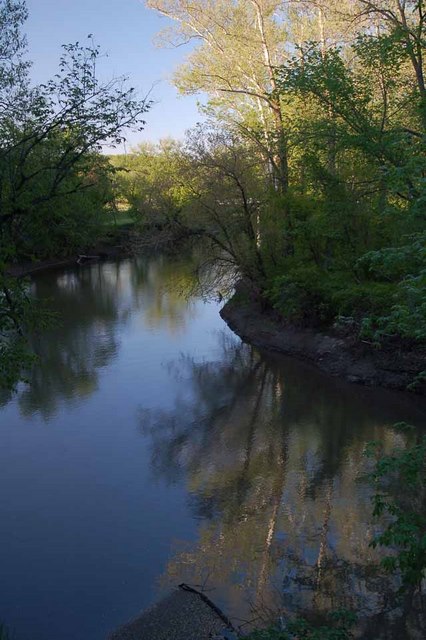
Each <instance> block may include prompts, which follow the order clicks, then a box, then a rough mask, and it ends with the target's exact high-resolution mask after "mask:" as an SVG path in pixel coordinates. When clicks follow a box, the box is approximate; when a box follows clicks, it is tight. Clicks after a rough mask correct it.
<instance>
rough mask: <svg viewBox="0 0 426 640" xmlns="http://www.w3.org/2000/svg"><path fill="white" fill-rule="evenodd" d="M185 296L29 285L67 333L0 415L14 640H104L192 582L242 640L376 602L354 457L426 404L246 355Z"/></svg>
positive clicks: (90, 273) (2, 537) (153, 272)
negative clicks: (269, 621) (241, 631)
mask: <svg viewBox="0 0 426 640" xmlns="http://www.w3.org/2000/svg"><path fill="white" fill-rule="evenodd" d="M191 285H192V275H191V260H190V259H181V260H177V259H171V258H166V257H158V258H149V259H148V258H146V259H145V258H135V259H130V260H122V261H118V262H113V263H103V264H96V265H91V266H87V267H80V268H75V269H70V270H65V271H55V272H49V273H45V274H42V275H39V276H37V278H35V280H34V284H33V288H34V294H35V295H36V296H38V297H41V298H48V299H49V300H50V302H49V305H50V306H51V308H52V309H54V310H57V311H58V312H60V322H59V323H58V324H57V326H55V327H54V328H53V329H51V330H49V331H45V332H44V333H43V334H42V335H40V336H37V337H35V338H34V342H35V346H36V349H37V350H38V352H39V354H40V356H41V362H40V363H39V364H38V365H37V366H36V368H35V370H34V372H33V375H32V380H31V384H30V385H28V386H22V387H21V388H20V389H19V392H18V393H17V394H16V395H15V396H14V397H12V398H2V399H1V402H2V404H1V408H0V620H1V621H2V622H3V623H5V624H6V625H7V626H8V627H9V628H10V629H11V630H12V631H13V632H14V634H15V635H14V638H16V640H101V639H102V640H103V639H104V638H106V636H107V634H108V633H109V632H111V631H112V630H114V628H116V627H117V626H118V625H120V624H121V623H123V622H125V621H126V620H128V619H129V618H131V617H133V616H134V615H135V614H136V613H137V612H138V611H139V610H141V609H143V608H145V607H146V606H148V605H150V604H151V603H152V602H154V601H155V600H156V599H157V598H158V597H160V596H161V594H162V593H164V592H165V591H166V590H167V589H168V588H170V586H173V585H176V584H178V583H180V582H183V581H185V582H187V583H190V584H192V585H202V586H203V588H205V589H206V590H207V593H208V595H209V596H210V597H211V598H212V599H213V600H215V601H216V602H217V603H218V604H219V605H221V606H222V607H223V608H224V609H225V610H226V612H227V613H229V614H230V615H231V616H233V618H234V620H235V621H237V623H238V624H242V621H245V620H250V619H254V618H258V619H259V621H260V620H262V619H265V618H267V617H268V615H271V616H274V615H276V612H277V611H284V612H287V611H294V610H298V611H301V610H305V611H309V610H312V609H314V610H316V611H321V612H322V611H327V610H330V609H333V608H334V609H335V608H337V607H339V606H342V605H344V606H347V607H348V608H357V610H358V611H362V612H363V615H364V614H365V616H366V617H370V618H371V616H375V615H376V614H377V612H378V611H379V610H380V608H381V607H382V605H383V604H384V603H383V600H384V593H385V589H384V586H383V582H382V580H381V579H380V578H379V577H377V575H376V573H375V564H376V563H377V560H378V556H377V554H376V552H373V551H372V549H371V548H370V547H369V541H370V539H371V535H372V534H373V533H374V531H375V528H376V527H377V524H376V523H375V522H374V521H373V519H372V517H371V504H370V489H369V486H368V484H367V483H366V482H365V481H363V480H362V477H361V476H362V474H363V472H364V471H365V469H366V464H367V463H366V459H365V457H364V455H363V452H364V448H365V445H366V443H367V442H368V441H371V440H381V441H382V442H383V443H384V445H385V447H391V446H392V445H393V444H395V443H398V442H400V441H401V438H402V436H401V435H399V434H398V433H396V432H395V431H394V430H393V429H392V424H393V423H395V422H397V421H401V420H405V421H407V422H410V423H412V424H414V425H416V426H417V427H419V428H422V427H423V426H424V425H425V422H426V412H425V404H424V402H423V401H422V400H420V399H416V398H411V397H408V396H407V395H405V394H395V393H391V392H386V391H379V390H375V391H373V390H369V389H364V388H362V387H358V386H352V385H347V384H344V383H342V382H340V381H339V380H336V379H331V378H329V377H327V376H325V375H323V374H321V373H318V372H317V371H315V370H314V369H312V368H311V367H309V366H307V365H304V364H302V363H299V362H297V361H294V360H291V359H287V358H284V357H281V356H277V355H272V354H267V353H262V352H259V351H257V350H255V349H251V348H250V347H248V346H246V345H243V344H242V343H241V341H240V340H239V339H238V338H237V337H236V336H235V335H234V334H233V333H232V332H231V331H230V330H229V329H228V328H227V326H226V325H225V324H224V322H223V321H222V320H221V318H220V316H219V313H218V312H219V305H218V304H216V303H215V302H205V301H203V299H202V298H201V297H197V296H194V295H192V296H191V297H190V298H189V299H188V297H187V295H186V294H187V293H188V291H190V290H191ZM377 619H378V618H376V621H377ZM373 626H374V624H373ZM243 628H244V627H243ZM365 637H368V636H365ZM371 637H377V636H376V635H372V636H371ZM153 640H154V639H153Z"/></svg>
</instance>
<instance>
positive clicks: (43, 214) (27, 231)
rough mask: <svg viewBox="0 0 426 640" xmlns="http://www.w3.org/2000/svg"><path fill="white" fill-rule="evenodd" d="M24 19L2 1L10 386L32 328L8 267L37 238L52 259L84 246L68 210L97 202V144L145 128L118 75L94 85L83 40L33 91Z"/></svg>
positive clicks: (3, 274) (4, 307) (1, 158)
mask: <svg viewBox="0 0 426 640" xmlns="http://www.w3.org/2000/svg"><path fill="white" fill-rule="evenodd" d="M26 17H27V11H26V5H25V2H22V1H14V0H1V2H0V359H1V365H2V378H1V380H0V382H1V383H2V384H6V385H9V386H10V385H11V384H12V383H13V381H14V380H16V379H18V378H19V370H20V363H21V361H22V358H23V352H24V349H25V334H26V332H27V331H28V329H29V328H30V327H32V326H34V324H35V323H36V322H39V321H38V320H36V317H34V316H33V311H34V305H33V304H32V302H31V300H30V298H29V297H28V296H27V292H26V287H25V285H24V284H23V283H21V282H16V281H15V280H13V279H11V278H9V277H8V275H7V266H8V264H10V263H11V262H12V261H13V260H15V259H16V258H17V257H18V256H19V255H22V252H25V253H27V255H28V254H29V255H37V251H38V247H37V245H36V244H35V241H37V242H38V241H39V244H41V245H43V246H44V250H45V251H46V250H47V251H48V252H51V253H55V251H58V250H59V251H62V250H63V246H64V244H65V245H66V244H69V246H70V247H72V246H73V245H75V244H76V243H78V242H79V241H81V239H82V237H83V238H86V239H87V236H85V235H84V232H82V229H84V228H85V226H84V224H83V222H82V219H81V218H80V220H79V221H78V222H76V220H75V217H77V213H76V210H78V212H79V214H80V215H82V214H83V213H84V212H86V215H87V214H88V213H90V211H93V210H95V209H96V207H97V206H100V204H101V202H102V198H103V196H102V189H103V187H102V181H103V179H104V176H105V171H108V168H107V166H106V164H105V160H103V159H102V158H101V157H100V155H99V152H100V150H101V147H102V145H103V144H105V143H109V144H117V143H118V142H120V141H121V140H122V139H123V135H124V132H125V130H126V128H127V127H135V128H141V127H143V125H144V121H143V120H142V116H143V114H144V113H145V112H146V111H147V109H148V108H149V103H147V102H146V101H145V100H139V99H137V97H136V95H135V92H134V90H133V89H131V88H130V89H129V88H127V87H126V86H125V82H124V79H123V78H121V79H114V80H112V81H109V82H106V83H103V82H101V81H100V80H99V78H98V74H97V63H98V60H99V57H100V50H99V47H97V46H95V45H94V44H93V41H92V38H91V36H89V43H88V45H80V44H79V43H75V44H71V45H65V46H64V47H63V54H62V57H61V59H60V64H59V72H58V74H57V75H56V76H55V77H54V78H53V79H52V80H50V81H48V82H47V83H46V84H44V85H40V86H37V87H31V86H30V82H29V78H28V68H29V63H28V62H26V61H25V60H24V56H25V53H26V42H25V37H24V36H23V35H22V26H23V23H24V22H25V19H26ZM96 192H97V196H96V195H95V200H94V201H92V203H91V199H92V197H93V194H96ZM89 194H90V195H89ZM83 200H84V202H83ZM77 205H79V207H78V206H77ZM88 205H89V206H88ZM74 216H75V217H74ZM88 228H90V224H88V225H86V231H87V229H88ZM41 253H42V255H43V251H42V252H41Z"/></svg>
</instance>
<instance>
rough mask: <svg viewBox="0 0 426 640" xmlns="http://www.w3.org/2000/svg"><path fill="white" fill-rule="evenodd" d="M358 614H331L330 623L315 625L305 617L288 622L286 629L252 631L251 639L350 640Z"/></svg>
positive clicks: (341, 612) (344, 611) (342, 612)
mask: <svg viewBox="0 0 426 640" xmlns="http://www.w3.org/2000/svg"><path fill="white" fill-rule="evenodd" d="M355 620H356V616H355V615H354V614H352V613H351V612H349V611H346V610H342V611H336V612H334V613H332V614H331V615H330V623H329V624H328V625H315V624H312V623H310V622H308V621H307V620H305V619H303V618H299V619H296V620H293V621H290V622H288V623H287V624H286V625H285V629H279V628H271V629H264V630H260V631H255V632H253V633H251V634H250V635H249V636H248V638H249V640H302V638H304V639H306V640H349V638H352V637H353V636H352V633H351V628H352V627H353V625H354V623H355Z"/></svg>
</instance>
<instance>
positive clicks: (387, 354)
mask: <svg viewBox="0 0 426 640" xmlns="http://www.w3.org/2000/svg"><path fill="white" fill-rule="evenodd" d="M220 314H221V316H222V318H223V319H224V320H225V322H226V323H227V324H228V325H229V327H230V328H231V329H232V330H233V331H234V332H235V333H236V334H237V335H238V336H239V337H240V338H241V339H242V340H243V341H244V342H247V343H249V344H252V345H254V346H256V347H260V348H263V349H269V350H273V351H278V352H281V353H284V354H286V355H290V356H295V357H297V358H300V359H303V360H307V361H310V362H312V363H314V364H315V365H316V366H317V367H318V368H319V369H321V370H322V371H325V372H326V373H328V374H330V375H332V376H338V377H340V378H344V379H346V380H348V381H349V382H354V383H358V384H364V385H369V386H378V387H387V388H389V389H402V390H407V388H409V390H411V391H414V392H416V393H418V394H421V395H426V381H425V380H421V379H420V380H418V378H417V377H418V376H419V374H421V372H423V371H424V370H426V345H424V344H423V345H418V344H407V343H404V342H402V341H401V340H397V339H392V340H389V341H388V342H387V343H386V344H383V345H382V346H381V347H380V348H378V347H377V346H374V345H373V344H371V343H369V342H364V341H362V340H360V339H359V338H358V337H357V336H356V335H350V332H349V335H347V332H346V334H345V331H344V330H338V329H334V328H333V329H330V330H329V331H326V332H322V331H317V330H315V329H311V328H304V327H297V326H294V325H291V324H289V323H287V322H286V321H285V320H284V319H283V318H282V317H281V316H279V315H278V314H277V313H276V312H274V311H273V310H265V308H264V306H263V305H262V303H261V301H260V300H257V299H255V298H254V297H250V296H249V295H242V294H241V291H238V290H237V293H236V294H235V295H234V297H233V298H232V299H231V300H230V301H229V302H227V303H226V304H225V306H224V307H223V308H222V310H221V312H220ZM417 380H418V382H417ZM413 383H414V384H413Z"/></svg>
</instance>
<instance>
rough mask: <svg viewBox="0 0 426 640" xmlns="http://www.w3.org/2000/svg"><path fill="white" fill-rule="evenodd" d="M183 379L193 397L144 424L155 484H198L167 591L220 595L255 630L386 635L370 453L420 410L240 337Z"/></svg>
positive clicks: (192, 364)
mask: <svg viewBox="0 0 426 640" xmlns="http://www.w3.org/2000/svg"><path fill="white" fill-rule="evenodd" d="M175 369H176V373H177V375H179V376H180V377H181V378H183V379H185V380H186V384H187V387H188V388H189V389H190V391H189V392H187V393H186V394H185V397H181V398H178V400H177V402H176V406H175V408H174V410H173V411H171V412H162V411H158V412H155V411H154V412H152V411H144V412H142V416H141V424H142V430H143V432H144V433H145V434H146V433H148V434H149V435H150V437H151V439H152V467H153V470H154V473H155V474H156V475H157V476H158V477H162V478H165V479H167V481H168V482H169V483H174V482H176V481H177V480H178V479H180V478H182V477H183V478H185V480H186V483H187V488H188V491H189V494H190V502H191V508H192V510H193V513H194V516H195V517H196V518H197V519H198V520H199V523H200V525H199V538H198V542H197V543H196V544H195V545H194V544H190V545H188V544H184V543H183V544H182V547H181V548H180V549H177V550H176V554H175V556H174V558H173V559H172V560H171V561H170V562H169V564H168V567H167V572H166V574H167V575H166V576H165V581H166V582H167V581H168V582H169V583H173V584H176V583H177V582H179V581H184V582H188V583H191V584H197V585H204V586H207V587H209V588H212V589H215V590H216V591H215V596H214V597H215V598H216V599H219V600H220V601H221V602H222V603H224V604H226V607H227V611H230V612H231V614H233V615H234V616H236V617H239V616H241V615H243V617H244V618H247V619H248V618H253V617H254V618H257V619H258V618H268V617H270V616H274V615H276V614H277V612H282V611H283V612H284V613H288V612H292V611H293V612H294V611H297V612H299V613H300V612H302V611H305V612H306V611H307V612H309V611H311V612H312V611H316V612H322V613H324V612H327V611H330V610H335V609H337V608H339V607H342V606H344V607H347V608H350V609H356V610H358V611H360V612H361V614H362V617H366V618H369V620H368V621H364V633H365V635H364V636H363V637H374V638H377V637H379V635H378V631H377V625H376V621H375V616H379V617H382V616H383V611H384V610H385V609H386V608H388V607H389V606H390V605H392V606H393V603H389V602H388V601H387V597H388V594H389V585H386V584H385V583H386V580H384V579H383V578H381V577H380V576H378V575H377V571H376V569H377V562H378V555H377V553H376V552H373V551H372V550H371V549H370V548H369V545H368V543H369V540H370V539H371V534H372V532H373V530H374V527H375V526H376V525H375V524H374V523H373V522H372V520H371V508H370V490H369V487H368V485H367V484H366V483H365V482H360V476H361V474H362V473H363V472H364V471H365V468H366V460H365V457H364V455H363V452H364V447H365V443H366V442H367V441H369V440H372V439H374V440H380V441H382V442H383V443H384V446H385V448H389V447H391V446H393V445H395V444H396V443H397V442H398V441H400V440H401V438H402V436H401V435H398V434H396V433H395V431H394V430H392V429H391V428H390V425H391V424H392V423H393V422H395V421H396V420H398V419H405V420H407V417H408V416H409V418H410V419H411V421H412V422H413V423H416V424H420V423H421V422H422V414H421V412H420V410H419V412H418V413H417V411H416V410H415V409H414V408H412V409H409V410H407V407H405V406H404V400H403V396H394V395H392V394H387V393H380V392H379V393H374V394H373V393H372V392H371V391H368V390H365V389H361V388H358V387H353V386H348V385H344V384H342V385H339V384H337V383H336V381H335V380H330V379H328V378H327V377H325V376H323V375H321V374H317V373H316V372H315V371H312V370H311V369H310V368H308V367H304V366H303V365H300V363H295V362H292V361H290V360H283V359H282V358H278V357H273V356H271V355H264V354H261V353H257V352H256V351H254V350H252V349H250V348H249V347H247V346H245V345H241V344H240V343H239V342H236V341H234V340H232V339H229V337H223V340H222V347H221V353H220V356H219V357H218V360H217V361H216V362H205V363H199V362H196V361H194V360H193V359H191V358H182V359H181V360H180V361H179V362H178V363H176V364H175ZM423 417H424V416H423ZM391 608H392V607H391ZM389 624H390V623H389ZM385 633H386V634H388V635H386V636H385V637H391V635H389V633H390V631H389V627H388V628H387V631H386V632H385Z"/></svg>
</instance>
